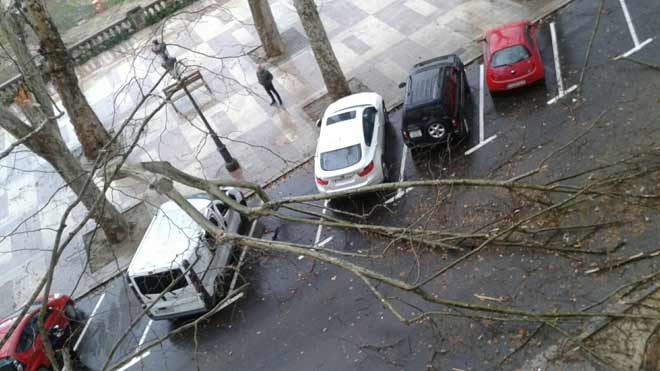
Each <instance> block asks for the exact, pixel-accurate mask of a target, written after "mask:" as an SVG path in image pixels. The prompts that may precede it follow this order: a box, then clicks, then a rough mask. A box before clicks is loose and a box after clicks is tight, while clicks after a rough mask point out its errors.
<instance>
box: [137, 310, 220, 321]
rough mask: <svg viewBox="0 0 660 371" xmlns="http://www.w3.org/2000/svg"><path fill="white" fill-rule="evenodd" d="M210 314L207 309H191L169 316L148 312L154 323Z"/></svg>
mask: <svg viewBox="0 0 660 371" xmlns="http://www.w3.org/2000/svg"><path fill="white" fill-rule="evenodd" d="M206 312H208V310H207V309H206V308H198V309H191V310H186V311H182V312H172V313H167V314H158V315H154V314H153V313H152V312H151V311H149V312H147V315H148V316H149V318H151V319H152V320H154V321H159V320H165V319H176V318H181V317H188V316H195V315H200V314H204V313H206Z"/></svg>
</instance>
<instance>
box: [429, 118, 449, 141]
mask: <svg viewBox="0 0 660 371" xmlns="http://www.w3.org/2000/svg"><path fill="white" fill-rule="evenodd" d="M427 131H428V133H429V135H430V136H431V138H433V139H441V138H443V137H444V136H445V135H446V134H447V129H446V128H445V126H444V125H442V124H441V123H439V122H433V123H431V124H430V125H429V126H428V128H427Z"/></svg>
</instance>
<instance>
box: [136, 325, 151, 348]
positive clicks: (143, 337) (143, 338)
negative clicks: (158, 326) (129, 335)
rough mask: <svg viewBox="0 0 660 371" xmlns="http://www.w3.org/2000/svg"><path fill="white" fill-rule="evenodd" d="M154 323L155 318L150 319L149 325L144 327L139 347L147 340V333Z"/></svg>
mask: <svg viewBox="0 0 660 371" xmlns="http://www.w3.org/2000/svg"><path fill="white" fill-rule="evenodd" d="M152 323H154V320H152V319H150V320H149V322H148V323H147V327H146V328H145V329H144V332H143V333H142V337H140V341H139V342H138V349H140V348H142V344H144V341H145V340H147V334H149V330H150V329H151V324H152Z"/></svg>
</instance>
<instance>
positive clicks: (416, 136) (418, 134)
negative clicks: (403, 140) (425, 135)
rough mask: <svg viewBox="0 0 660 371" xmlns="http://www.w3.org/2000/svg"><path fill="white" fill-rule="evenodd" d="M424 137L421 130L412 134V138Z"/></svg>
mask: <svg viewBox="0 0 660 371" xmlns="http://www.w3.org/2000/svg"><path fill="white" fill-rule="evenodd" d="M421 136H422V131H421V130H413V131H411V132H410V137H411V138H419V137H421Z"/></svg>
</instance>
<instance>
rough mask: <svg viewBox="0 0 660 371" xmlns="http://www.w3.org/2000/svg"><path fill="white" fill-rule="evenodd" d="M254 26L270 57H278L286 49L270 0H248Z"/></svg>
mask: <svg viewBox="0 0 660 371" xmlns="http://www.w3.org/2000/svg"><path fill="white" fill-rule="evenodd" d="M248 3H249V4H250V11H251V12H252V19H253V20H254V27H255V28H256V29H257V33H258V34H259V39H260V40H261V45H262V46H263V47H264V51H265V52H266V56H267V57H268V58H273V57H277V56H278V55H280V54H282V52H283V51H284V43H283V42H282V36H281V35H280V31H279V30H278V29H277V24H275V18H273V12H272V11H271V9H270V4H268V0H248Z"/></svg>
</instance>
